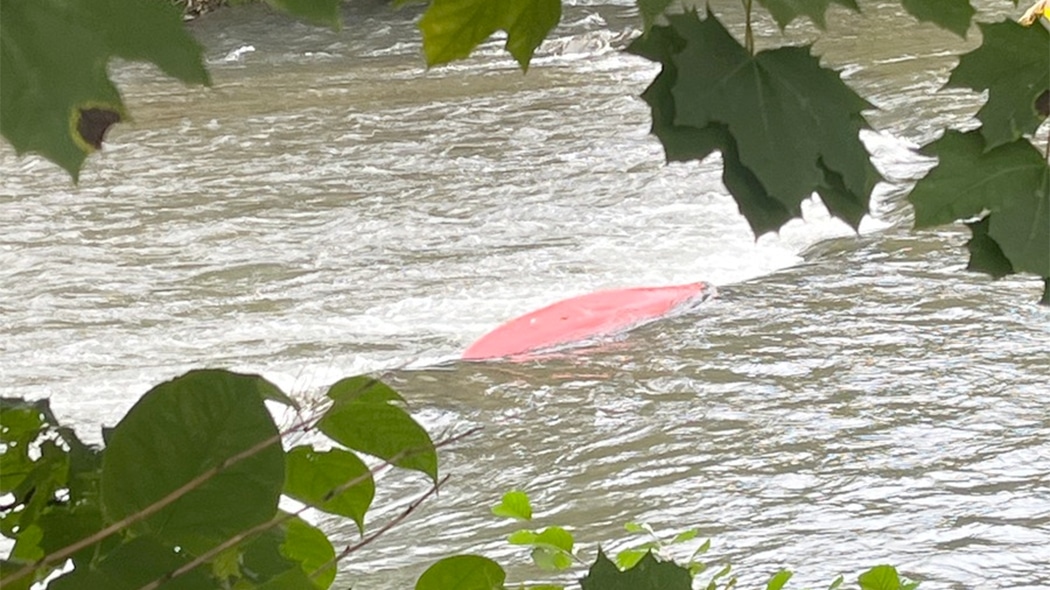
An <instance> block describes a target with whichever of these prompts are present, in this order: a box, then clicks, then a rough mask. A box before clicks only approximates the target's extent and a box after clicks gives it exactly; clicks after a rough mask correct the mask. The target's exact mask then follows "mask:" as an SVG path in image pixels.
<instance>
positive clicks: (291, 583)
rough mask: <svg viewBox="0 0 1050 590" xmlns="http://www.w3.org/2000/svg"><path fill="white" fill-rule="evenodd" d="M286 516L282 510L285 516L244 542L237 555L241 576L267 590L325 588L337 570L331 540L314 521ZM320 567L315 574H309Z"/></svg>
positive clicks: (311, 589)
mask: <svg viewBox="0 0 1050 590" xmlns="http://www.w3.org/2000/svg"><path fill="white" fill-rule="evenodd" d="M287 516H288V515H286V514H282V517H283V518H286V520H284V521H283V522H282V523H281V524H280V525H278V526H275V527H273V528H270V529H267V530H266V531H265V532H263V533H262V534H261V535H259V536H258V537H255V538H254V539H252V540H251V542H249V543H248V544H246V545H245V546H244V553H243V555H242V556H241V559H240V563H241V569H242V575H243V577H244V578H245V579H249V580H253V581H254V582H255V583H258V584H260V585H259V586H258V588H267V589H268V590H279V589H296V590H298V589H305V590H315V589H318V590H323V589H325V588H328V587H329V586H331V585H332V581H333V580H334V579H335V573H336V572H335V564H334V563H333V559H335V549H334V548H333V547H332V543H331V542H330V541H329V540H328V537H327V536H326V535H325V534H324V533H323V532H321V531H320V530H319V529H317V528H316V527H314V526H313V525H311V524H309V523H307V522H306V521H304V520H303V519H301V518H299V517H297V516H293V517H291V518H288V517H287ZM322 567H323V568H324V569H323V570H322V571H320V572H319V573H318V574H317V576H316V577H311V576H312V575H313V573H314V572H315V571H316V570H318V569H319V568H322ZM234 587H238V586H236V585H235V586H234Z"/></svg>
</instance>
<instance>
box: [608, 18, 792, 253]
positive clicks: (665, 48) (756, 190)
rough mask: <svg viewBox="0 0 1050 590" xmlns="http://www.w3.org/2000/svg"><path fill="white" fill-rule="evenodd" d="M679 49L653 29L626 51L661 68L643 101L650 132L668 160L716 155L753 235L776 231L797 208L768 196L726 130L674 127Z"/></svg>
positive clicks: (670, 32) (666, 30)
mask: <svg viewBox="0 0 1050 590" xmlns="http://www.w3.org/2000/svg"><path fill="white" fill-rule="evenodd" d="M684 46H685V41H684V40H683V39H682V38H681V37H680V36H678V34H677V33H675V31H674V29H673V28H671V27H656V28H653V29H652V30H651V31H650V33H649V35H648V36H646V37H640V38H638V39H635V41H634V42H633V43H632V44H631V45H630V47H628V49H627V51H628V52H630V53H634V54H636V55H640V56H642V57H645V58H648V59H651V60H653V61H659V62H660V63H661V64H662V65H663V69H662V70H661V72H660V74H659V75H657V77H656V79H655V80H653V83H652V84H650V85H649V88H647V89H646V90H645V92H644V93H643V94H642V98H643V99H644V100H645V102H646V103H648V104H649V106H650V107H651V109H652V120H653V126H652V133H653V135H655V136H656V137H657V138H658V139H659V140H660V143H661V144H663V147H664V153H665V154H666V157H667V161H668V162H674V161H686V160H703V159H704V158H706V157H707V156H708V155H710V154H711V152H713V151H715V150H721V152H722V161H723V167H722V182H723V183H725V185H726V188H727V189H729V192H730V193H731V194H732V195H733V198H734V199H735V200H736V202H737V206H738V207H739V208H740V213H741V214H742V215H743V216H744V218H745V219H747V222H748V224H749V225H750V226H751V230H752V231H753V232H754V234H755V235H756V236H758V235H762V234H764V233H767V232H771V231H776V230H778V229H779V228H780V227H781V226H782V225H784V224H785V223H787V222H788V220H790V219H791V218H792V217H800V216H801V215H802V209H801V206H797V207H794V208H793V209H792V210H789V209H788V208H787V207H786V206H785V205H783V204H782V203H781V202H780V201H778V200H776V199H774V198H773V197H771V196H770V195H769V193H768V192H766V189H765V187H763V186H762V183H761V182H759V180H758V179H757V178H756V177H755V175H754V173H753V172H751V170H749V169H748V168H747V167H746V166H744V164H743V163H742V162H741V161H740V154H739V150H738V148H737V144H736V140H735V139H734V138H733V136H732V135H730V133H729V129H728V127H726V126H725V125H723V124H721V123H714V122H712V123H710V124H708V125H707V126H706V127H704V128H702V129H698V128H696V127H691V126H686V125H677V124H675V122H674V121H675V99H674V96H673V95H672V92H671V91H672V89H673V88H674V85H675V83H676V81H677V78H678V67H677V66H676V65H675V63H674V61H673V56H674V55H675V54H676V53H678V52H680V51H681V50H682V48H683V47H684Z"/></svg>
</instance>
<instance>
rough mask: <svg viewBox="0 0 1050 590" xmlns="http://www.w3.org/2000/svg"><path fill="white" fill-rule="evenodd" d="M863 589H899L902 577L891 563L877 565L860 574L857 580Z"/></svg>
mask: <svg viewBox="0 0 1050 590" xmlns="http://www.w3.org/2000/svg"><path fill="white" fill-rule="evenodd" d="M857 582H858V583H859V584H860V588H861V590H899V589H900V587H901V580H900V577H899V576H898V575H897V570H896V569H895V568H894V567H893V566H890V565H877V566H875V567H873V568H871V569H870V570H868V571H866V572H864V573H863V574H861V575H860V578H859V579H858V580H857Z"/></svg>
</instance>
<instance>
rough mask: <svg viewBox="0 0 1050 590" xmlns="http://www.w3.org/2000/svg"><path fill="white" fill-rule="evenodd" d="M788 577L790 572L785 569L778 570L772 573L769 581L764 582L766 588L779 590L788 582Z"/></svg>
mask: <svg viewBox="0 0 1050 590" xmlns="http://www.w3.org/2000/svg"><path fill="white" fill-rule="evenodd" d="M790 579H791V572H789V571H787V570H780V571H779V572H777V573H776V574H774V575H773V577H772V578H770V579H769V582H768V583H767V584H766V590H780V589H781V588H783V587H784V585H785V584H787V583H788V580H790Z"/></svg>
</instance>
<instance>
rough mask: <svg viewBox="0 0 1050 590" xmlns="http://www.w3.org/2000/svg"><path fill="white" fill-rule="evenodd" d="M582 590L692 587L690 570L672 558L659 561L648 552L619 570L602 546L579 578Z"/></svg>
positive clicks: (644, 589)
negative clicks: (583, 576) (591, 563)
mask: <svg viewBox="0 0 1050 590" xmlns="http://www.w3.org/2000/svg"><path fill="white" fill-rule="evenodd" d="M580 586H581V587H582V589H583V590H691V589H692V587H693V578H692V576H691V575H690V574H689V570H687V569H685V568H683V567H682V566H680V565H677V564H675V563H672V562H661V561H657V560H656V558H655V557H653V554H652V553H648V554H646V555H645V557H643V558H642V559H641V560H639V561H638V563H637V564H636V565H635V566H634V567H632V568H631V569H628V570H626V571H620V568H618V567H616V564H614V563H613V562H612V561H610V560H609V558H608V557H606V556H605V553H603V552H602V551H601V550H600V549H599V550H598V558H597V559H596V560H595V562H594V565H592V566H591V568H590V571H588V572H587V576H586V577H585V578H583V579H582V580H580Z"/></svg>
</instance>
